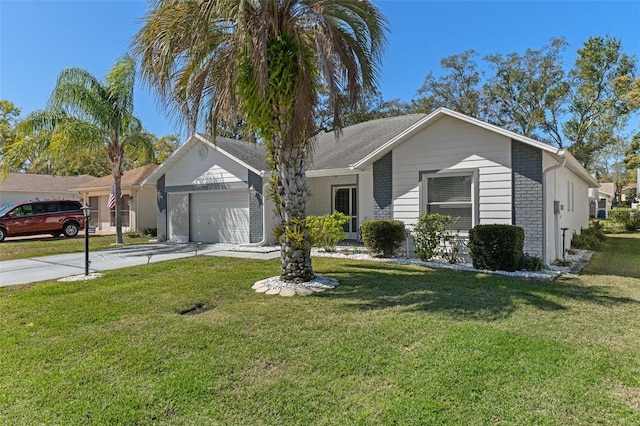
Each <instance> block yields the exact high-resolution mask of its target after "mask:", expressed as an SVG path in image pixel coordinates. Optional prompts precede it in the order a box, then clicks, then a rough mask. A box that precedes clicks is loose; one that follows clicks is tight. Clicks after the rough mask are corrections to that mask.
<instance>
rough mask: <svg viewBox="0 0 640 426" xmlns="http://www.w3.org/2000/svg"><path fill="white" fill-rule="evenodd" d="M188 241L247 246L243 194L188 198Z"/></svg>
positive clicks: (237, 192)
mask: <svg viewBox="0 0 640 426" xmlns="http://www.w3.org/2000/svg"><path fill="white" fill-rule="evenodd" d="M190 211H191V218H190V219H191V220H190V222H191V223H190V225H191V226H190V227H191V241H202V242H216V243H218V242H219V243H230V244H246V243H248V242H249V199H248V193H247V191H224V192H207V193H200V194H192V195H191V208H190Z"/></svg>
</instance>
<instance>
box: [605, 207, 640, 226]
mask: <svg viewBox="0 0 640 426" xmlns="http://www.w3.org/2000/svg"><path fill="white" fill-rule="evenodd" d="M609 217H610V218H612V219H613V220H615V221H616V222H618V223H620V224H621V225H622V226H624V229H626V230H627V231H635V230H638V229H640V210H638V209H628V208H623V207H618V208H616V209H613V210H609Z"/></svg>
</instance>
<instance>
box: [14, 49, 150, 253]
mask: <svg viewBox="0 0 640 426" xmlns="http://www.w3.org/2000/svg"><path fill="white" fill-rule="evenodd" d="M135 75H136V63H135V60H134V59H133V58H132V57H130V56H129V55H125V56H124V57H122V58H120V59H119V60H118V61H116V63H115V65H114V66H113V68H112V69H111V70H110V71H109V72H108V74H107V76H106V78H105V81H104V82H101V81H99V80H98V79H96V78H95V77H94V76H93V75H91V74H90V73H89V72H88V71H86V70H83V69H80V68H67V69H65V70H63V71H62V72H61V73H60V75H59V76H58V80H57V82H56V86H55V88H54V89H53V93H52V94H51V96H50V98H49V102H48V104H47V107H46V109H45V110H43V111H36V112H34V113H32V114H30V115H29V116H27V117H26V118H25V119H24V120H23V121H22V122H21V123H20V125H19V129H20V130H21V131H22V132H24V133H26V134H27V135H29V134H31V135H34V134H36V132H38V131H42V130H48V131H50V132H51V133H50V138H49V139H48V141H47V142H48V146H47V149H48V150H49V151H50V152H51V153H52V155H65V156H74V155H78V154H77V153H78V152H99V153H102V154H106V157H107V158H108V160H109V166H110V168H111V174H112V176H113V181H114V187H115V196H116V211H115V224H116V243H117V244H122V242H123V240H122V219H121V217H120V211H121V210H122V198H121V187H120V183H121V178H122V174H123V173H124V163H125V147H127V146H129V145H137V146H138V147H145V148H147V149H152V146H153V145H152V141H153V139H154V137H153V136H152V135H151V134H149V133H147V132H145V130H144V129H143V127H142V124H141V122H140V120H139V119H137V118H136V117H135V116H134V115H133V89H134V82H135ZM36 139H37V138H35V137H32V138H30V137H28V136H27V137H25V138H24V139H23V142H24V145H25V146H21V147H20V149H21V150H22V152H30V149H29V147H28V145H29V141H30V140H33V141H35V140H36ZM40 148H41V147H40Z"/></svg>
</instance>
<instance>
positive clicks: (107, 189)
mask: <svg viewBox="0 0 640 426" xmlns="http://www.w3.org/2000/svg"><path fill="white" fill-rule="evenodd" d="M156 167H158V165H157V164H147V165H146V166H142V167H138V168H136V169H133V170H128V171H126V172H124V175H123V176H122V180H121V183H120V189H121V192H122V200H123V203H122V210H121V212H120V214H121V217H122V229H123V230H124V231H142V230H143V229H146V228H155V227H156V218H157V214H156V191H155V190H154V189H153V188H149V187H146V188H145V187H142V186H141V183H142V181H143V180H144V179H145V178H146V177H147V176H148V175H149V174H150V173H151V172H153V171H154V170H155V168H156ZM75 189H76V190H77V191H79V192H80V194H81V195H82V198H83V199H84V200H85V202H88V203H89V206H90V207H91V218H90V220H89V224H90V225H91V226H95V227H96V229H97V230H98V231H115V218H116V211H115V208H109V206H108V201H109V194H110V193H111V191H112V190H113V176H111V175H109V176H104V177H101V178H98V179H96V178H93V180H91V181H89V182H85V183H83V184H82V185H79V186H77V187H76V188H75Z"/></svg>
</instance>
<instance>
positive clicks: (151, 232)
mask: <svg viewBox="0 0 640 426" xmlns="http://www.w3.org/2000/svg"><path fill="white" fill-rule="evenodd" d="M142 235H146V236H147V237H157V236H158V228H144V229H143V230H142Z"/></svg>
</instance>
